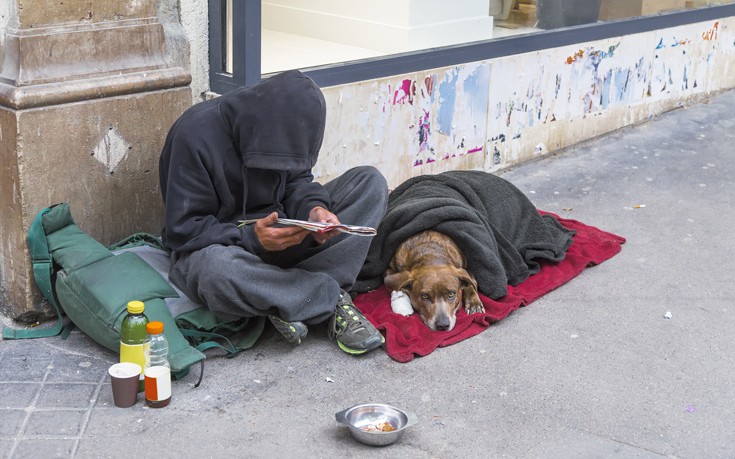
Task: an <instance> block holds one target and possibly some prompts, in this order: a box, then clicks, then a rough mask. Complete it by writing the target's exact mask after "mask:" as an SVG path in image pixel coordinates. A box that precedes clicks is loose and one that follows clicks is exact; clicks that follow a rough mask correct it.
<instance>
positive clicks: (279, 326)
mask: <svg viewBox="0 0 735 459" xmlns="http://www.w3.org/2000/svg"><path fill="white" fill-rule="evenodd" d="M268 318H269V319H270V321H271V323H272V324H273V326H274V327H276V330H278V331H279V332H280V333H281V334H282V335H283V337H284V338H286V341H288V342H289V343H291V344H293V345H294V346H298V345H299V344H301V340H302V339H304V338H306V334H307V333H308V332H309V329H308V328H306V324H305V323H303V322H286V321H285V320H283V319H281V318H280V317H278V316H268Z"/></svg>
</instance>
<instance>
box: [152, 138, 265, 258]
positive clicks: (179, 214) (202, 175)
mask: <svg viewBox="0 0 735 459" xmlns="http://www.w3.org/2000/svg"><path fill="white" fill-rule="evenodd" d="M172 148H176V149H177V150H176V155H175V156H174V157H173V158H174V159H172V160H170V163H169V164H168V171H167V172H168V173H167V178H166V182H165V183H163V184H162V185H161V186H162V187H164V190H163V191H164V193H163V194H164V201H165V211H164V219H165V228H166V245H167V246H168V248H169V249H171V250H174V251H177V252H192V251H194V250H199V249H202V248H204V247H207V246H210V245H213V244H221V245H238V246H240V247H243V248H244V249H245V250H247V251H249V252H251V253H256V254H257V253H262V252H263V251H264V250H265V249H264V248H263V246H262V245H261V244H260V243H259V242H258V238H257V236H256V235H255V230H254V228H253V227H252V226H243V227H238V223H237V222H236V221H233V222H221V221H219V220H218V218H217V214H218V211H219V206H220V204H219V197H218V196H217V193H216V191H215V185H214V184H213V183H212V179H211V178H210V172H209V171H208V169H207V165H206V164H205V163H204V162H203V160H202V156H201V155H199V153H198V152H197V151H195V150H194V149H192V148H190V147H189V146H188V145H176V144H174V145H172Z"/></svg>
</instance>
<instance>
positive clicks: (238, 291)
mask: <svg viewBox="0 0 735 459" xmlns="http://www.w3.org/2000/svg"><path fill="white" fill-rule="evenodd" d="M169 277H170V279H171V281H172V282H174V283H175V284H176V285H177V286H178V287H179V288H181V289H182V290H183V291H184V292H186V294H187V295H189V297H190V298H191V299H192V300H194V301H196V302H199V303H200V304H203V305H205V306H207V307H208V308H209V309H210V310H211V311H213V312H214V313H215V314H219V315H221V316H225V317H230V316H235V317H253V316H266V315H273V314H275V315H278V316H279V317H281V318H282V319H283V320H285V321H288V322H296V321H303V322H316V321H319V322H321V321H324V320H326V319H327V318H329V316H330V315H331V314H332V313H333V312H334V307H335V304H337V301H338V299H339V285H338V284H337V282H336V281H335V280H334V279H332V278H330V277H329V276H328V275H326V274H324V273H320V272H308V271H304V270H300V269H281V268H279V267H276V266H273V265H269V264H267V263H265V262H263V261H262V260H261V259H260V258H259V257H258V256H257V255H253V254H251V253H249V252H247V251H245V250H244V249H242V248H241V247H237V246H221V245H214V246H210V247H207V248H204V249H201V250H197V251H196V252H193V253H191V254H188V255H184V256H183V257H180V258H179V259H178V260H176V262H175V263H174V265H173V266H172V267H171V272H170V276H169Z"/></svg>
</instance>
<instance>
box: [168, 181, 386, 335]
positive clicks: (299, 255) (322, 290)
mask: <svg viewBox="0 0 735 459" xmlns="http://www.w3.org/2000/svg"><path fill="white" fill-rule="evenodd" d="M324 188H325V189H326V190H327V191H328V192H329V195H330V197H331V200H332V202H331V206H330V209H329V210H330V211H331V212H333V213H334V214H336V215H337V217H338V218H339V220H340V221H341V222H344V223H347V224H351V225H361V226H372V227H374V228H377V227H378V224H379V223H380V220H381V219H382V218H383V214H384V213H385V209H386V205H387V200H388V186H387V184H386V181H385V178H384V177H383V176H382V175H381V174H380V172H379V171H378V170H377V169H375V168H374V167H371V166H361V167H356V168H354V169H350V170H349V171H347V172H346V173H344V174H343V175H341V176H340V177H338V178H336V179H334V180H332V181H330V182H329V183H327V184H325V185H324ZM371 239H372V238H370V237H364V236H355V235H348V234H340V235H339V236H336V237H333V238H331V239H329V240H328V241H327V242H326V243H325V244H323V245H318V244H317V243H315V242H314V241H313V239H312V238H311V236H307V237H306V239H304V242H303V243H302V244H300V245H299V246H295V247H290V248H288V249H286V250H283V251H281V252H270V253H267V254H265V255H263V257H262V258H261V257H259V256H258V255H254V254H252V253H250V252H247V251H246V250H244V249H243V248H241V247H238V246H223V245H212V246H209V247H206V248H204V249H201V250H197V251H195V252H192V253H190V254H183V255H181V256H178V257H176V256H174V257H173V259H174V260H175V261H174V264H173V265H172V267H171V272H170V275H169V277H170V279H171V281H172V282H173V283H174V284H176V286H177V287H179V288H180V289H181V290H182V291H184V292H185V293H186V294H187V295H188V296H189V297H190V298H191V299H192V300H194V301H197V302H199V303H201V304H204V305H205V306H207V307H208V308H209V309H210V310H212V312H214V313H215V314H217V315H218V316H220V317H222V318H225V319H232V318H235V317H253V316H264V315H270V314H277V315H278V316H280V317H281V318H282V319H284V320H287V321H289V322H292V321H303V322H306V323H319V322H323V321H325V320H327V319H328V318H329V317H330V316H331V315H332V313H333V312H334V309H335V307H336V305H337V300H338V299H339V296H340V289H344V290H346V291H349V289H350V288H351V287H352V285H353V284H354V282H355V279H357V274H358V273H359V272H360V268H362V264H363V262H364V261H365V257H366V256H367V252H368V248H369V247H370V241H371Z"/></svg>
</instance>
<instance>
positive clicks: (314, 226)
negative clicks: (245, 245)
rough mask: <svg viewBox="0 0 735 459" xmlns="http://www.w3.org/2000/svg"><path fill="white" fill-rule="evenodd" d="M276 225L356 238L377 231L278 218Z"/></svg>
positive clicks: (244, 222) (252, 221)
mask: <svg viewBox="0 0 735 459" xmlns="http://www.w3.org/2000/svg"><path fill="white" fill-rule="evenodd" d="M256 221H258V219H257V218H253V219H250V220H240V221H239V223H240V225H239V226H243V225H250V224H252V223H255V222H256ZM276 225H282V226H294V225H295V226H300V227H302V228H304V229H306V230H309V231H314V232H316V233H326V232H328V231H332V230H337V231H341V232H343V233H348V234H354V235H356V236H375V235H376V234H377V231H376V230H375V228H371V227H369V226H356V225H345V224H342V223H340V224H334V223H321V222H307V221H304V220H293V219H290V218H279V219H278V220H276Z"/></svg>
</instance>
